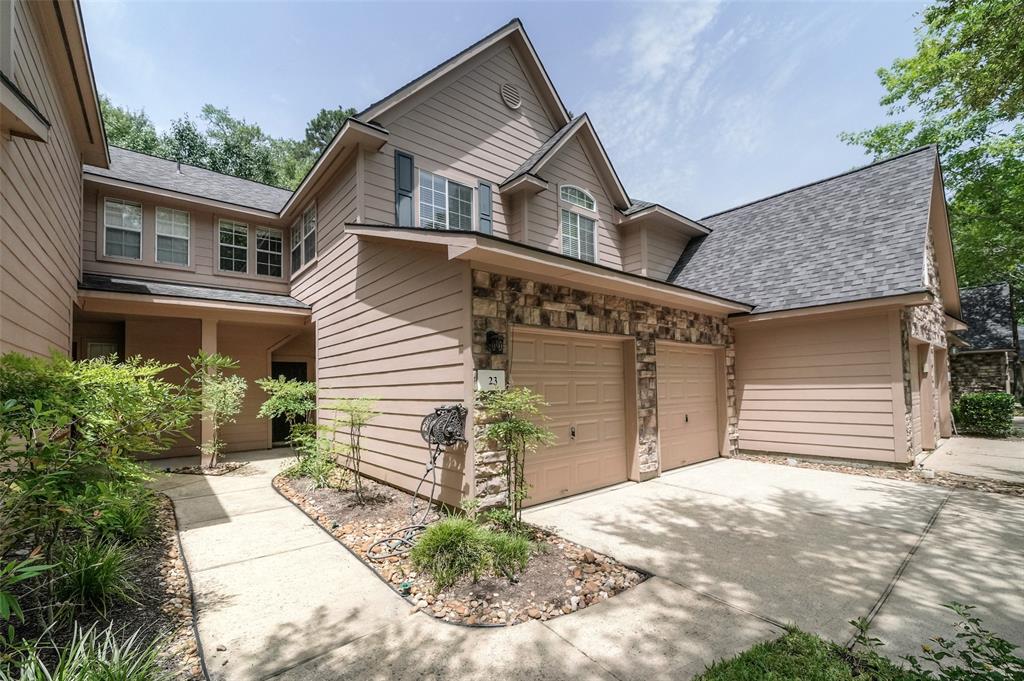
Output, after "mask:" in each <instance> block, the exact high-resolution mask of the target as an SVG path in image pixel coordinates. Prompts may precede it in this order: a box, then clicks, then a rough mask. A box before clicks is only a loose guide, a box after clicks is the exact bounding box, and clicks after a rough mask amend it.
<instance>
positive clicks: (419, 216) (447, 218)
mask: <svg viewBox="0 0 1024 681" xmlns="http://www.w3.org/2000/svg"><path fill="white" fill-rule="evenodd" d="M424 174H426V175H429V176H431V177H432V178H435V177H436V178H438V179H440V180H444V201H445V204H444V229H458V230H465V231H470V232H474V231H476V230H477V200H478V199H477V195H476V189H474V188H473V186H472V185H470V184H464V183H462V182H459V181H457V180H452V179H449V178H447V177H445V176H444V175H441V174H440V173H432V172H430V171H429V170H424V169H423V168H417V169H416V224H417V225H419V226H420V227H425V226H426V225H425V224H424V219H423V210H422V207H423V191H422V181H421V178H422V176H423V175H424ZM453 184H454V185H456V186H458V187H462V188H464V189H468V190H469V229H468V230H466V229H465V228H464V227H453V226H452V221H451V216H452V213H451V211H450V210H448V205H449V203H448V202H449V201H451V195H450V194H449V189H450V186H451V185H453ZM431 222H433V220H431ZM431 229H441V228H440V227H431Z"/></svg>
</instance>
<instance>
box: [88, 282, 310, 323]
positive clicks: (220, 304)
mask: <svg viewBox="0 0 1024 681" xmlns="http://www.w3.org/2000/svg"><path fill="white" fill-rule="evenodd" d="M126 303H127V304H130V305H132V306H140V307H145V308H146V309H145V313H146V314H153V315H157V316H166V317H181V316H184V315H185V314H186V313H187V311H188V310H193V311H198V312H203V313H209V315H208V316H216V315H217V313H222V314H223V313H226V314H228V315H237V316H245V317H253V319H254V320H258V319H260V318H263V320H264V321H265V322H266V323H268V324H282V323H283V324H294V323H299V324H304V323H307V322H308V321H309V320H310V319H312V315H313V311H312V310H304V309H302V308H296V307H283V306H277V305H256V304H253V303H231V302H227V301H222V300H211V299H203V298H186V297H184V296H181V297H178V296H159V295H151V294H146V293H122V292H119V291H94V290H91V289H79V291H78V305H79V307H80V308H81V309H83V310H86V311H95V312H116V313H120V314H129V313H130V312H129V310H128V308H126V307H125V304H126ZM136 312H137V313H138V310H136Z"/></svg>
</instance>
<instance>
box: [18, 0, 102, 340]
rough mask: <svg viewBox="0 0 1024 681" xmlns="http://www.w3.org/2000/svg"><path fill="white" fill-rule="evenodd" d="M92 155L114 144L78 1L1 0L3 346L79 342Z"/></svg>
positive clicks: (96, 161) (98, 162) (96, 160)
mask: <svg viewBox="0 0 1024 681" xmlns="http://www.w3.org/2000/svg"><path fill="white" fill-rule="evenodd" d="M83 162H86V163H90V164H92V165H95V166H105V165H106V164H107V141H106V138H105V137H104V136H103V124H102V123H101V120H100V109H99V103H98V101H97V99H96V87H95V84H94V82H93V77H92V67H91V66H90V64H89V53H88V51H87V49H86V44H85V35H84V33H83V32H82V18H81V15H80V14H79V7H78V5H77V3H75V2H67V1H56V2H21V1H18V2H11V0H0V230H2V232H0V353H2V352H8V351H12V350H16V351H20V352H26V353H29V354H46V353H48V352H49V351H50V348H56V349H58V350H61V351H63V352H68V351H69V350H70V349H71V325H72V311H73V310H74V307H75V300H76V298H77V288H78V282H79V281H80V280H81V255H80V254H81V240H82V237H81V234H82V163H83Z"/></svg>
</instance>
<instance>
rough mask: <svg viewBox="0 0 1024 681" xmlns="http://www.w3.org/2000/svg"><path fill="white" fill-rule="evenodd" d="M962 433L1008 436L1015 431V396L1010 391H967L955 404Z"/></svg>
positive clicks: (954, 409) (955, 416)
mask: <svg viewBox="0 0 1024 681" xmlns="http://www.w3.org/2000/svg"><path fill="white" fill-rule="evenodd" d="M953 418H954V420H955V421H956V428H957V431H958V432H961V433H974V434H977V435H991V436H993V437H1006V436H1008V435H1010V434H1011V433H1012V432H1013V396H1012V395H1010V394H1008V393H994V392H993V393H967V394H966V395H962V396H961V397H960V399H958V400H957V401H956V404H955V405H953Z"/></svg>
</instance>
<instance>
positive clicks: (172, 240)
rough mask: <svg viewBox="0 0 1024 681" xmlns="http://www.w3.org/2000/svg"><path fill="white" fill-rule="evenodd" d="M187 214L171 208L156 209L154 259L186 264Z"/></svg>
mask: <svg viewBox="0 0 1024 681" xmlns="http://www.w3.org/2000/svg"><path fill="white" fill-rule="evenodd" d="M191 231H192V228H191V221H190V218H189V214H188V213H186V212H185V211H183V210H175V209H173V208H161V207H159V206H158V207H157V209H156V261H157V262H160V263H167V264H170V265H185V266H188V243H189V239H190V238H191Z"/></svg>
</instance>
